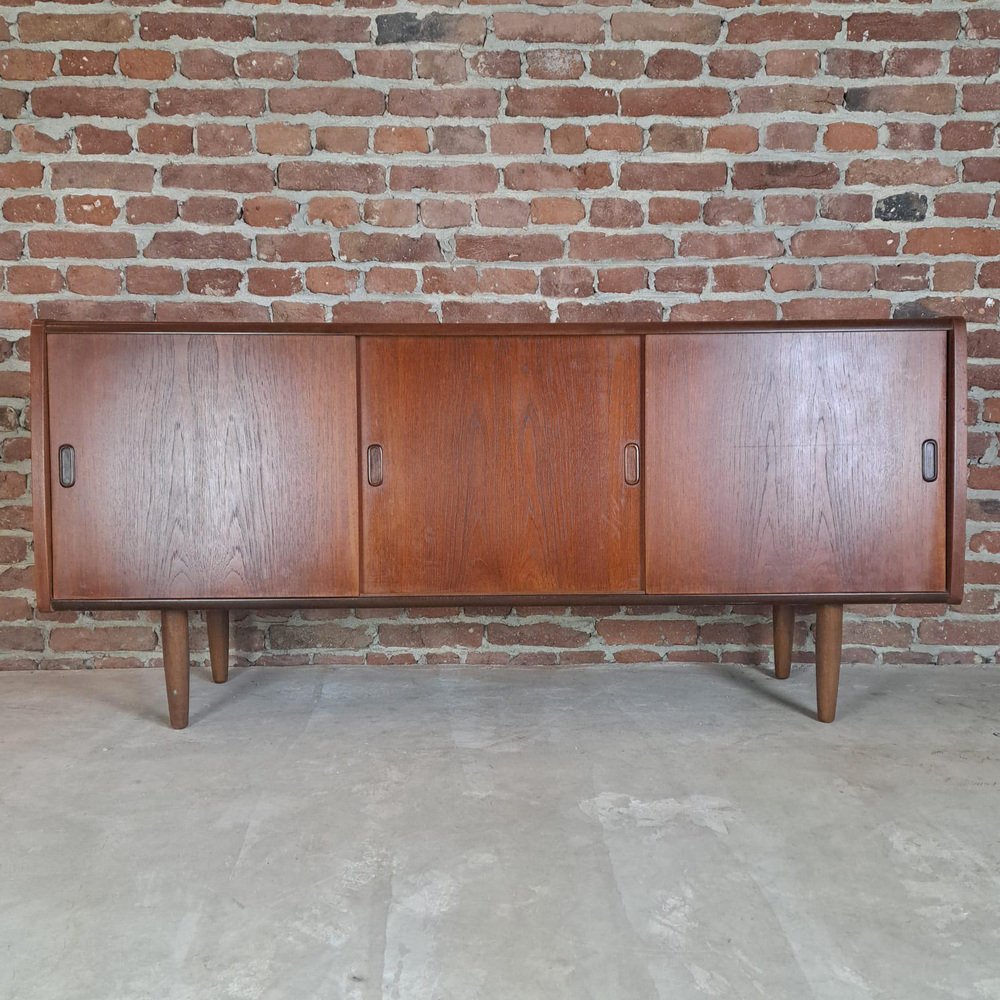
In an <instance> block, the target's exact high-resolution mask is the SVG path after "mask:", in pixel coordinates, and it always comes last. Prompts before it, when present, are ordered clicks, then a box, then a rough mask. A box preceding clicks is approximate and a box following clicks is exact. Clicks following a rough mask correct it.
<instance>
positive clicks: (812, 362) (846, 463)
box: [646, 330, 949, 595]
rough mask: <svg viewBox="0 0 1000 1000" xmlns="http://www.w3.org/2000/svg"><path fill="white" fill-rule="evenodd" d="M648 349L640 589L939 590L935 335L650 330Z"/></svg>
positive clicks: (941, 430) (940, 489)
mask: <svg viewBox="0 0 1000 1000" xmlns="http://www.w3.org/2000/svg"><path fill="white" fill-rule="evenodd" d="M646 357H647V369H646V376H647V377H646V450H647V470H648V472H647V489H646V544H647V551H646V579H647V592H649V593H690V594H706V595H710V594H715V593H725V594H740V593H748V594H750V593H758V594H760V593H763V594H766V593H786V594H787V593H824V592H827V593H906V592H919V593H932V592H943V591H944V589H945V582H946V581H945V562H946V560H945V546H946V540H945V539H946V476H945V475H944V470H945V469H947V467H948V464H947V463H948V454H947V452H948V444H949V439H948V434H947V427H946V399H947V391H946V378H947V363H946V361H947V333H946V331H945V330H926V331H919V332H914V331H906V332H899V333H893V332H892V331H885V332H882V331H879V332H862V331H851V332H838V331H823V332H802V331H799V332H791V331H789V332H787V333H786V332H775V333H760V334H753V335H746V334H718V335H713V336H697V335H687V334H683V335H666V336H653V337H650V338H648V342H647V348H646ZM927 439H934V440H935V441H937V443H938V448H939V468H940V470H941V474H939V476H938V478H937V480H936V481H935V482H930V483H928V482H925V481H924V479H923V476H922V468H921V452H922V444H923V442H924V441H925V440H927Z"/></svg>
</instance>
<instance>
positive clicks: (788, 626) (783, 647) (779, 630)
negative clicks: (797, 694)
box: [773, 604, 795, 680]
mask: <svg viewBox="0 0 1000 1000" xmlns="http://www.w3.org/2000/svg"><path fill="white" fill-rule="evenodd" d="M773 631H774V676H775V677H777V678H778V679H779V680H784V679H785V678H786V677H788V676H789V675H790V674H791V672H792V634H793V633H794V631H795V609H794V608H793V607H792V605H791V604H775V605H774V630H773Z"/></svg>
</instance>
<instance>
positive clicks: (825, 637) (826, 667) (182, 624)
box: [160, 604, 844, 729]
mask: <svg viewBox="0 0 1000 1000" xmlns="http://www.w3.org/2000/svg"><path fill="white" fill-rule="evenodd" d="M160 615H161V623H162V635H163V674H164V677H165V679H166V683H167V710H168V714H169V716H170V725H171V726H172V727H173V728H174V729H184V728H186V727H187V724H188V713H189V705H190V677H191V659H190V653H189V644H188V612H187V611H185V610H173V609H172V610H165V611H161V612H160ZM205 624H206V625H207V627H208V653H209V660H210V662H211V665H212V680H213V681H215V683H216V684H224V683H225V682H226V681H227V680H229V612H228V611H227V610H225V609H220V608H211V609H208V610H206V611H205ZM843 624H844V606H843V604H819V605H817V606H816V718H817V719H818V720H819V721H820V722H833V720H834V719H835V718H836V715H837V690H838V687H839V685H840V655H841V641H842V635H843ZM794 631H795V609H794V608H793V606H792V605H791V604H775V605H774V676H775V677H777V678H779V679H780V680H784V679H785V678H787V677H788V676H789V675H790V674H791V669H792V640H793V633H794Z"/></svg>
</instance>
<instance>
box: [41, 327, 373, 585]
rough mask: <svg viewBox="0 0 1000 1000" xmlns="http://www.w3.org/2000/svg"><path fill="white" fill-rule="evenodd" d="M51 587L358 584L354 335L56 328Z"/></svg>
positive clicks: (52, 340)
mask: <svg viewBox="0 0 1000 1000" xmlns="http://www.w3.org/2000/svg"><path fill="white" fill-rule="evenodd" d="M48 352H49V416H50V423H49V444H50V455H51V458H50V462H52V463H54V462H55V461H56V458H55V456H56V455H57V453H58V449H59V447H60V445H62V444H64V443H69V444H72V445H73V446H74V447H75V449H76V455H77V459H76V465H77V474H76V485H74V486H73V487H72V488H70V489H64V488H61V487H60V486H59V485H58V473H57V470H56V468H55V465H54V464H53V465H52V466H51V468H52V471H51V475H52V482H53V484H54V485H53V487H52V531H53V590H54V594H53V596H54V598H58V599H61V600H78V599H82V600H90V599H97V600H101V599H114V598H121V599H142V600H149V601H150V602H155V601H156V600H158V599H164V600H166V599H179V600H185V601H197V600H198V599H200V598H231V599H239V598H243V597H253V598H267V597H274V598H280V597H322V596H335V595H349V594H356V593H357V589H358V548H357V524H358V516H357V511H358V483H357V467H358V463H357V390H356V372H355V341H354V340H353V338H346V337H345V338H332V337H331V338H323V337H310V336H294V335H283V336H241V335H225V334H219V335H215V336H211V337H208V336H197V335H191V336H188V335H184V334H173V335H167V334H119V333H109V334H100V333H97V334H90V333H88V334H53V335H50V336H49V338H48Z"/></svg>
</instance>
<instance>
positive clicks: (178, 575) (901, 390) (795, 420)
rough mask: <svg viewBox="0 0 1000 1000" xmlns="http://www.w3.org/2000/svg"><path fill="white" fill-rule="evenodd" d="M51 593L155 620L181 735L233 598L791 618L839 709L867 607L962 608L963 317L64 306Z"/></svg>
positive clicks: (35, 408)
mask: <svg viewBox="0 0 1000 1000" xmlns="http://www.w3.org/2000/svg"><path fill="white" fill-rule="evenodd" d="M31 350H32V413H33V436H32V469H33V482H32V494H33V497H34V504H35V560H36V566H37V580H38V588H37V589H38V604H39V607H40V608H41V609H42V610H50V609H57V610H59V609H72V608H82V609H99V608H157V609H160V610H161V611H162V613H163V620H164V628H163V633H162V634H163V643H164V649H163V657H164V666H165V672H166V678H167V690H168V703H169V707H170V718H171V722H172V724H173V725H175V726H183V725H185V724H186V721H187V683H188V682H187V677H188V667H187V624H186V621H187V619H186V616H187V613H188V611H189V610H191V609H206V610H207V612H208V618H209V640H210V648H211V653H212V670H213V676H214V677H215V679H216V680H220V681H221V680H225V678H226V675H227V664H228V651H227V636H228V620H227V614H228V609H230V608H233V607H273V606H284V607H294V606H352V605H370V606H373V605H378V606H393V605H397V606H398V605H407V604H419V603H426V604H458V603H460V604H463V605H469V604H476V603H479V604H487V605H488V604H492V603H496V602H497V600H498V599H504V600H508V599H509V600H514V601H517V602H519V603H537V604H546V603H551V604H558V603H565V602H568V601H574V600H575V601H581V600H583V601H585V602H586V603H588V604H591V603H608V604H620V603H624V604H642V603H650V604H662V603H683V602H685V601H692V602H697V603H702V604H704V603H708V602H711V601H724V602H727V603H731V602H740V601H744V602H751V603H760V602H770V603H773V604H774V630H775V672H776V675H777V676H778V677H784V676H787V675H788V671H789V668H790V662H791V656H792V636H793V627H794V616H793V613H792V606H793V605H795V604H809V605H813V606H814V607H815V608H816V610H817V634H816V669H817V704H818V715H819V717H820V718H821V719H822V720H824V721H830V720H832V719H833V716H834V711H835V706H836V694H837V676H838V671H839V665H840V644H841V622H842V610H843V604H844V603H845V602H852V603H855V602H863V601H878V602H884V601H894V600H906V601H946V600H947V601H951V602H956V603H957V602H959V601H961V598H962V582H963V555H964V549H965V528H964V479H965V434H964V414H965V340H964V328H963V326H962V324H961V322H960V321H958V320H954V321H952V320H940V321H939V320H921V321H899V322H891V323H890V322H885V323H855V324H851V323H837V324H822V323H812V324H797V325H791V324H763V325H758V324H728V325H704V326H696V325H691V324H687V325H684V324H675V325H670V324H648V325H646V324H644V325H621V326H598V325H582V324H581V325H573V326H569V325H560V326H490V325H469V326H462V327H447V326H443V327H437V326H412V327H391V326H384V325H357V326H350V325H339V326H323V325H317V326H306V325H277V324H272V325H266V326H244V325H238V324H227V325H221V324H215V325H210V324H204V325H198V326H170V325H166V324H146V325H142V324H138V325H136V324H132V325H102V324H95V323H80V324H73V323H47V322H37V323H36V324H34V325H33V327H32V348H31Z"/></svg>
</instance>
